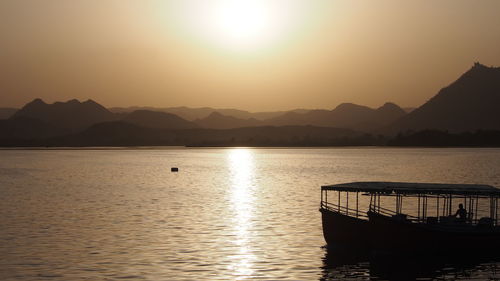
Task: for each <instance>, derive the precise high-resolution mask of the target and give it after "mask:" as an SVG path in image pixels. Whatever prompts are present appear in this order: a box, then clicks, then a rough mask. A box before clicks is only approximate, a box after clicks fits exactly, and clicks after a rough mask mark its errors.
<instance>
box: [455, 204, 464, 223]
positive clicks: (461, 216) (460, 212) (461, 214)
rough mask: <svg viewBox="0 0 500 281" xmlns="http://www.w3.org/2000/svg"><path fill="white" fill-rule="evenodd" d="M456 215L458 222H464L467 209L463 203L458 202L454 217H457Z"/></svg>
mask: <svg viewBox="0 0 500 281" xmlns="http://www.w3.org/2000/svg"><path fill="white" fill-rule="evenodd" d="M457 216H458V220H457V221H459V222H465V220H466V219H467V210H465V209H464V205H463V204H458V210H457V212H456V213H455V217H457Z"/></svg>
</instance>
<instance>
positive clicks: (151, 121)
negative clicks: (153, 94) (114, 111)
mask: <svg viewBox="0 0 500 281" xmlns="http://www.w3.org/2000/svg"><path fill="white" fill-rule="evenodd" d="M121 120H122V121H124V122H127V123H131V124H135V125H139V126H142V127H148V128H156V129H193V128H198V127H199V126H198V125H197V124H196V123H194V122H190V121H187V120H184V119H182V118H180V117H179V116H177V115H174V114H170V113H166V112H157V111H149V110H136V111H134V112H131V113H128V114H125V115H123V116H122V118H121Z"/></svg>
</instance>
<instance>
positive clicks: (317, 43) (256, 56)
mask: <svg viewBox="0 0 500 281" xmlns="http://www.w3.org/2000/svg"><path fill="white" fill-rule="evenodd" d="M499 15H500V1H498V0H481V1H472V0H470V1H462V0H444V1H427V0H425V1H422V0H418V1H400V0H391V1H389V0H379V1H373V0H367V1H355V0H345V1H338V0H324V1H322V0H213V1H211V0H179V1H173V0H172V1H159V0H158V1H153V0H148V1H146V0H144V1H129V0H81V1H67V0H43V1H40V0H2V1H0V42H1V44H0V107H20V106H22V105H24V104H25V103H26V102H29V101H30V100H32V99H34V98H37V97H40V98H42V99H44V100H45V101H46V102H54V101H65V100H69V99H73V98H77V99H80V100H86V99H89V98H90V99H94V100H95V101H97V102H99V103H101V104H103V105H105V106H108V107H112V106H133V105H139V106H157V107H169V106H190V107H202V106H210V107H218V108H227V107H231V108H239V109H246V110H251V111H265V110H286V109H293V108H326V109H332V108H334V107H335V106H337V105H338V104H339V103H342V102H353V103H357V104H362V105H367V106H371V107H378V106H380V105H382V104H383V103H385V102H387V101H392V102H395V103H397V104H399V105H400V106H403V107H407V106H419V105H421V104H422V103H424V102H425V101H427V100H428V99H429V98H430V97H432V96H433V95H435V94H436V93H437V91H438V90H439V89H440V88H442V87H444V86H446V85H447V84H449V83H451V82H453V80H455V79H456V78H458V76H459V75H460V74H462V73H463V72H465V71H466V70H468V69H469V68H470V67H471V66H472V65H473V63H474V62H475V61H479V62H481V63H483V64H486V65H495V66H500V16H499Z"/></svg>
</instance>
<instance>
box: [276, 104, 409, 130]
mask: <svg viewBox="0 0 500 281" xmlns="http://www.w3.org/2000/svg"><path fill="white" fill-rule="evenodd" d="M405 114H406V113H405V111H404V110H403V109H401V108H400V107H399V106H397V105H395V104H393V103H386V104H384V105H383V106H381V107H380V108H377V109H372V108H369V107H366V106H361V105H356V104H352V103H343V104H340V105H339V106H337V107H336V108H335V109H333V110H331V111H328V110H310V111H308V112H306V113H295V112H288V113H286V114H284V115H282V116H279V117H276V118H273V119H270V120H267V124H270V125H275V126H283V125H312V126H322V127H337V128H349V129H354V130H360V131H370V130H373V129H376V128H378V127H381V126H386V125H387V124H390V123H392V122H394V121H395V120H397V119H399V118H401V117H402V116H404V115H405Z"/></svg>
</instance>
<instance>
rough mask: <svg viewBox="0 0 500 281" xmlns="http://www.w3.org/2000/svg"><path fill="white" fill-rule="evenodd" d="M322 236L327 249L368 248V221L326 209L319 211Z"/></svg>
mask: <svg viewBox="0 0 500 281" xmlns="http://www.w3.org/2000/svg"><path fill="white" fill-rule="evenodd" d="M320 212H321V217H322V222H323V236H324V238H325V241H326V243H327V244H328V247H329V248H359V249H367V248H368V247H369V242H370V241H369V236H368V235H367V233H368V232H367V231H368V221H367V220H363V219H359V218H355V217H350V216H347V215H344V214H341V213H338V212H334V211H331V210H328V209H323V208H321V209H320Z"/></svg>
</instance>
